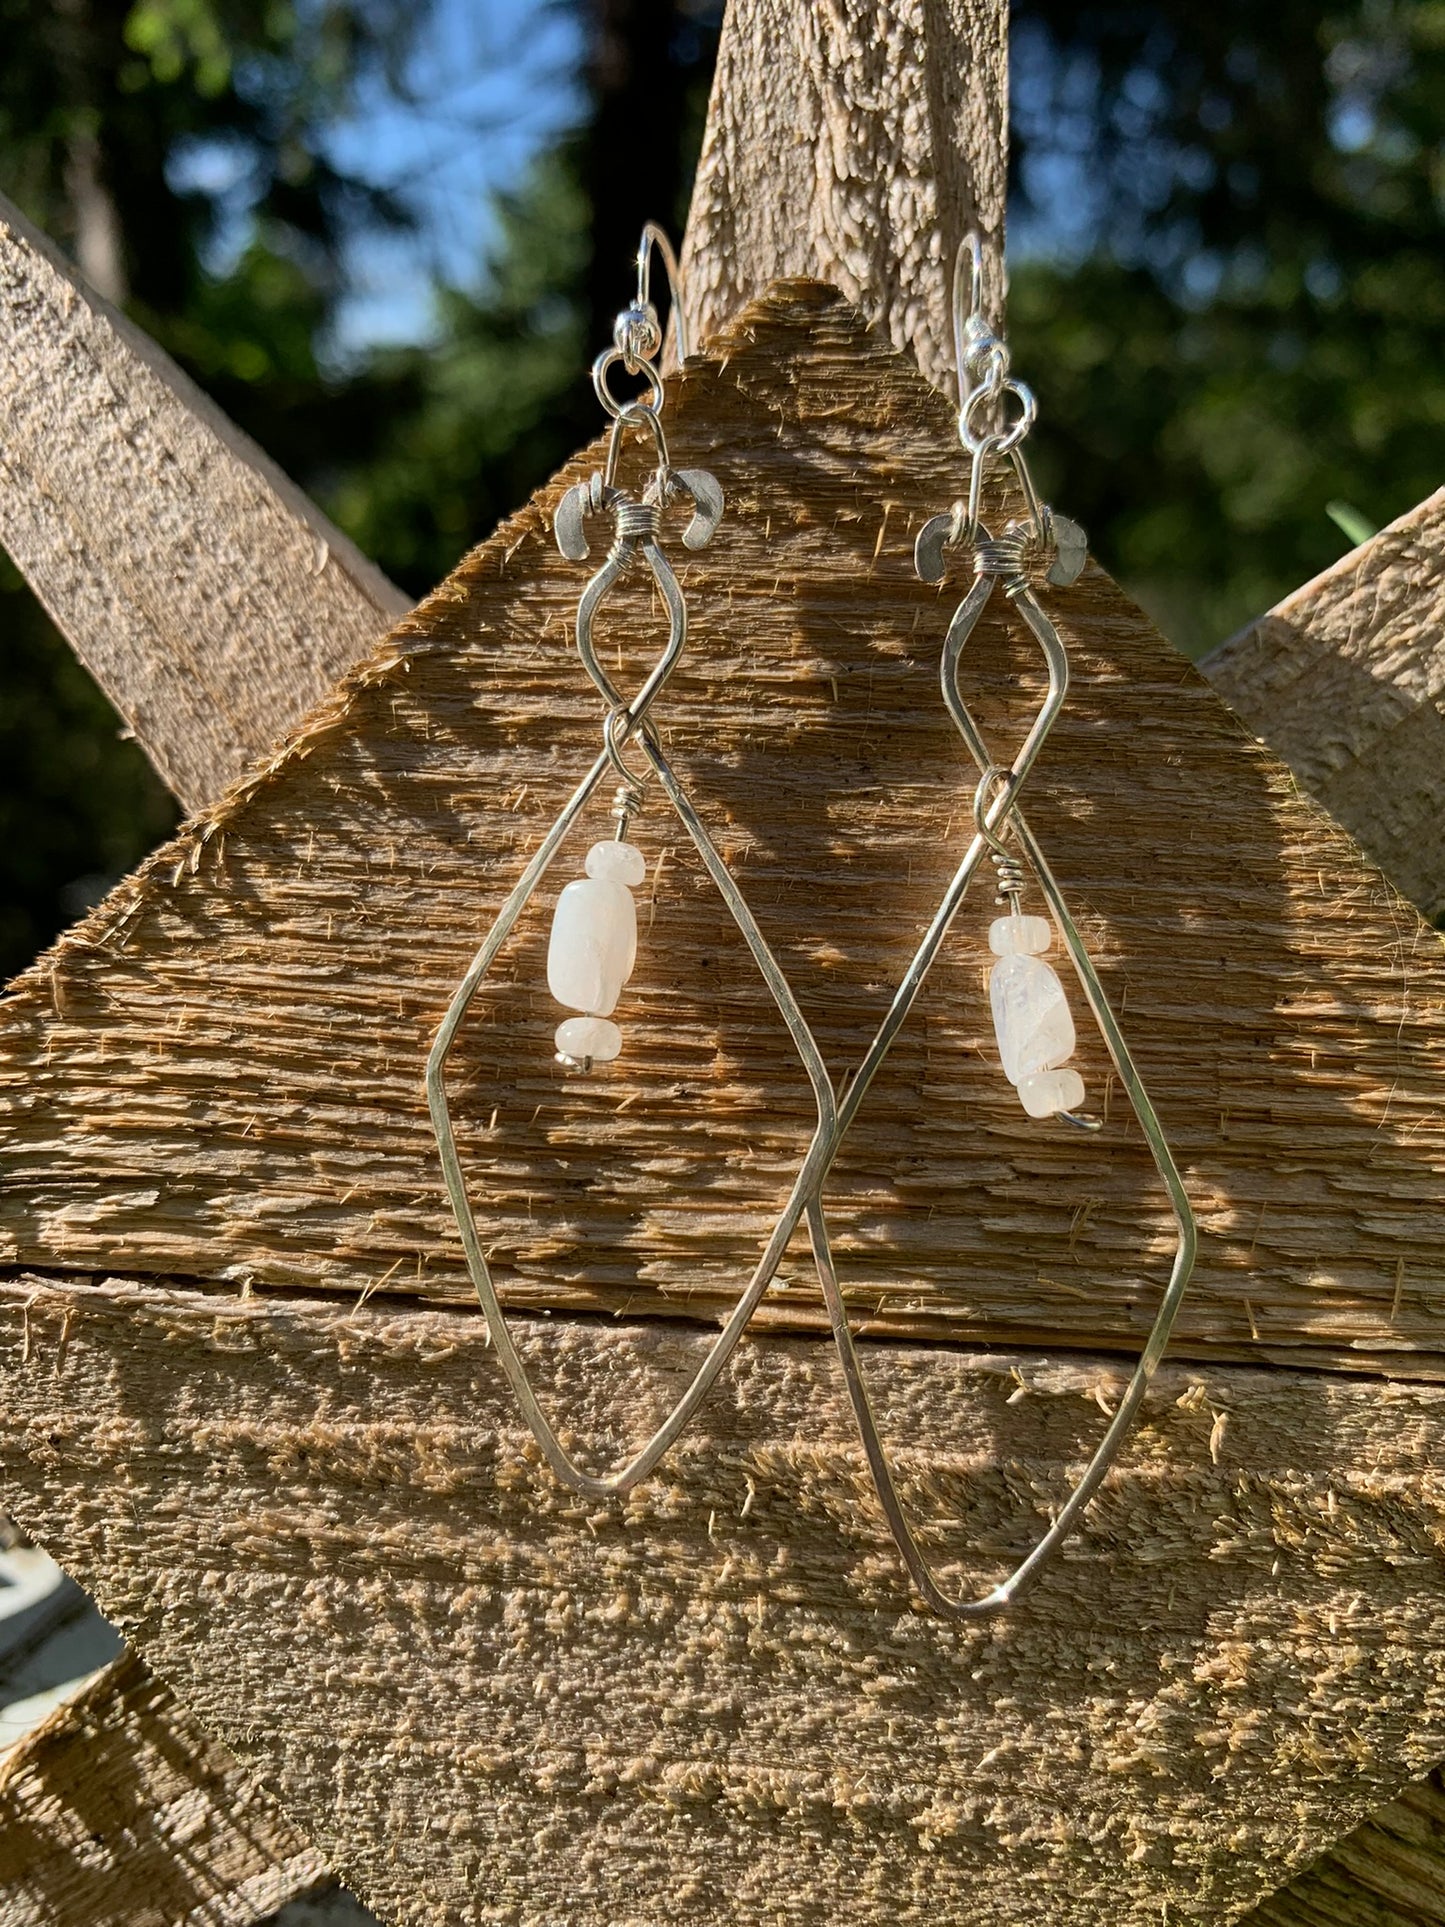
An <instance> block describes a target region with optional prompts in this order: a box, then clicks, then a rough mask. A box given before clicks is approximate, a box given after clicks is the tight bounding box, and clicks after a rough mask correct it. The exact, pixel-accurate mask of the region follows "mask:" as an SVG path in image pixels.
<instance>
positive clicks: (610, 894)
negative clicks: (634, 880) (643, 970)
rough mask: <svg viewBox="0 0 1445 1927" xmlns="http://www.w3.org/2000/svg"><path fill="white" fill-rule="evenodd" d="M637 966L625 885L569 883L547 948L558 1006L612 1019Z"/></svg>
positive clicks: (633, 918)
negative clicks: (633, 968)
mask: <svg viewBox="0 0 1445 1927" xmlns="http://www.w3.org/2000/svg"><path fill="white" fill-rule="evenodd" d="M607 847H608V848H610V847H611V846H610V845H608V846H607ZM636 962H637V906H636V905H635V904H634V903H633V901H632V892H631V891H630V890H629V889H628V888H627V886H626V884H624V883H614V882H612V881H611V880H610V879H608V878H606V877H579V878H578V879H577V881H576V882H575V883H569V884H568V885H567V887H566V889H565V890H564V891H563V892H562V894H561V896H560V897H558V899H557V908H556V910H555V912H554V913H553V917H552V936H551V941H550V942H549V943H548V946H547V988H548V989H549V990H550V991H551V993H552V995H553V996H554V997H555V998H556V999H557V1002H558V1003H559V1004H565V1005H566V1006H567V1008H568V1009H569V1010H584V1011H586V1012H587V1014H588V1016H589V1017H610V1016H611V1015H612V1012H613V1011H614V1010H615V1009H616V1008H617V999H618V998H619V997H620V996H621V995H622V986H623V985H624V984H625V983H626V982H627V979H628V978H629V977H630V976H631V975H632V967H633V965H634V964H635V963H636ZM592 1054H593V1055H594V1056H595V1055H596V1052H595V1051H594V1052H593V1053H592Z"/></svg>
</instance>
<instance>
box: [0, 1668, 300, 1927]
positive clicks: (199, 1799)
mask: <svg viewBox="0 0 1445 1927" xmlns="http://www.w3.org/2000/svg"><path fill="white" fill-rule="evenodd" d="M331 1884H332V1880H331V1874H330V1871H329V1869H328V1868H327V1865H326V1862H325V1861H324V1860H323V1859H322V1857H321V1855H320V1854H319V1853H317V1851H316V1850H315V1848H314V1847H312V1846H310V1845H309V1844H308V1843H307V1841H306V1840H305V1839H303V1838H302V1837H301V1835H300V1834H298V1833H297V1831H296V1829H295V1828H294V1827H293V1826H291V1825H290V1823H289V1822H288V1821H287V1820H285V1819H284V1818H283V1817H282V1815H281V1813H280V1811H279V1809H278V1808H277V1806H276V1802H275V1801H274V1799H272V1797H271V1796H270V1795H269V1794H267V1793H265V1792H264V1791H263V1790H262V1789H261V1787H260V1786H259V1784H258V1783H257V1780H256V1776H255V1775H254V1774H253V1773H250V1772H244V1771H242V1770H241V1769H240V1768H239V1767H238V1766H237V1764H236V1762H235V1760H233V1759H231V1758H230V1757H229V1756H228V1755H227V1754H226V1752H225V1750H224V1749H223V1748H222V1747H220V1746H218V1745H217V1744H216V1742H215V1741H214V1740H212V1739H211V1738H209V1737H208V1735H207V1734H206V1733H204V1732H203V1731H202V1729H201V1727H200V1726H199V1725H198V1724H197V1722H196V1721H195V1720H194V1719H193V1718H192V1717H191V1716H190V1715H189V1714H187V1713H185V1712H184V1711H182V1709H181V1708H180V1707H178V1706H177V1705H176V1703H175V1699H174V1696H173V1695H172V1694H171V1693H170V1692H169V1690H168V1689H167V1688H166V1687H165V1686H163V1685H162V1684H161V1683H160V1681H158V1680H157V1679H155V1678H153V1677H152V1676H151V1675H150V1674H149V1673H147V1671H146V1669H145V1667H144V1666H143V1665H142V1664H141V1663H140V1661H139V1660H138V1659H136V1658H135V1657H134V1656H133V1655H130V1654H127V1655H126V1656H125V1657H123V1658H121V1659H118V1660H117V1661H116V1662H115V1663H114V1664H113V1665H111V1666H108V1667H107V1668H106V1669H105V1671H104V1672H103V1673H102V1674H100V1675H99V1677H98V1678H97V1679H96V1680H94V1681H93V1682H92V1684H91V1685H90V1686H88V1687H87V1688H86V1689H85V1691H84V1692H83V1693H82V1694H81V1695H80V1696H79V1697H78V1698H76V1699H74V1700H71V1701H69V1702H67V1704H66V1705H64V1706H61V1707H59V1708H57V1710H56V1711H55V1712H54V1713H53V1714H52V1715H51V1716H50V1718H49V1719H48V1720H47V1721H46V1722H45V1724H44V1725H43V1726H40V1727H38V1728H37V1729H36V1730H35V1732H34V1733H32V1734H30V1735H29V1736H28V1737H27V1739H26V1740H25V1742H24V1744H23V1745H22V1746H21V1747H19V1748H18V1749H17V1750H16V1752H15V1753H14V1754H12V1755H11V1756H10V1757H9V1758H8V1759H7V1760H6V1762H5V1765H4V1767H3V1768H0V1920H3V1921H4V1922H5V1927H97V1924H98V1923H102V1922H103V1923H104V1924H105V1927H202V1923H204V1927H259V1923H261V1922H264V1921H266V1920H268V1919H269V1918H270V1916H271V1915H273V1914H274V1913H275V1912H276V1910H277V1909H278V1908H279V1907H282V1906H284V1905H285V1904H286V1903H287V1902H288V1901H291V1900H295V1899H297V1898H299V1897H301V1896H303V1895H306V1894H311V1893H315V1892H316V1891H317V1890H318V1889H320V1888H325V1887H329V1886H330V1885H331Z"/></svg>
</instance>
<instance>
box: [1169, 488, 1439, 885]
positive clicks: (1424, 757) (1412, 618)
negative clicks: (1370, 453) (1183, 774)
mask: <svg viewBox="0 0 1445 1927" xmlns="http://www.w3.org/2000/svg"><path fill="white" fill-rule="evenodd" d="M1201 667H1202V668H1203V670H1204V673H1205V675H1206V676H1208V677H1209V679H1210V681H1211V682H1212V683H1213V684H1214V686H1215V688H1216V689H1217V690H1218V691H1219V693H1220V695H1221V696H1223V698H1224V700H1225V701H1226V702H1227V703H1228V704H1229V706H1230V708H1231V709H1233V710H1235V711H1237V713H1238V714H1239V715H1240V716H1242V717H1243V719H1244V721H1245V722H1246V723H1247V724H1248V725H1249V727H1250V729H1252V730H1253V731H1254V733H1255V735H1256V736H1258V737H1259V738H1260V739H1261V741H1263V742H1266V743H1268V744H1269V746H1270V748H1271V749H1272V750H1273V751H1274V752H1275V754H1276V755H1277V756H1281V757H1283V758H1284V760H1285V762H1287V763H1288V764H1289V766H1290V768H1291V769H1292V770H1293V771H1294V773H1295V775H1296V776H1297V777H1298V778H1299V780H1300V781H1301V782H1302V783H1303V784H1304V786H1305V788H1306V789H1307V790H1308V791H1309V793H1310V795H1311V796H1313V797H1314V798H1316V800H1317V801H1318V802H1320V803H1321V804H1323V806H1324V807H1325V809H1327V810H1328V811H1329V813H1330V815H1331V816H1333V817H1334V818H1335V820H1336V821H1337V822H1339V823H1343V824H1344V826H1345V828H1346V829H1347V830H1348V831H1349V832H1350V834H1351V835H1352V836H1354V837H1356V838H1357V839H1358V841H1359V842H1360V843H1361V844H1362V845H1363V846H1364V848H1365V849H1366V850H1368V851H1369V853H1370V855H1371V856H1372V857H1373V858H1374V860H1375V862H1376V863H1378V864H1379V866H1380V868H1381V869H1382V870H1383V871H1384V872H1385V875H1386V876H1387V877H1389V879H1390V881H1391V882H1392V883H1393V884H1394V886H1395V888H1396V889H1397V890H1400V891H1402V892H1403V893H1404V894H1405V895H1406V896H1407V897H1409V898H1410V899H1411V901H1412V902H1414V903H1417V904H1418V905H1419V906H1420V908H1421V909H1422V910H1423V911H1424V912H1425V914H1426V916H1428V917H1430V918H1432V919H1433V920H1434V921H1436V922H1439V921H1440V920H1441V919H1442V918H1445V489H1440V490H1439V491H1438V492H1437V493H1436V494H1434V495H1432V496H1431V497H1430V499H1429V500H1428V501H1426V502H1422V503H1421V504H1420V505H1419V507H1418V508H1414V509H1412V510H1411V511H1410V513H1409V514H1408V515H1402V516H1401V517H1400V519H1399V520H1398V521H1397V522H1393V523H1392V524H1391V525H1390V527H1389V528H1387V529H1382V530H1381V531H1380V533H1379V534H1378V535H1377V536H1376V537H1375V538H1374V540H1373V541H1370V542H1367V543H1365V544H1364V545H1363V547H1361V548H1358V549H1353V550H1352V551H1351V552H1350V554H1348V555H1346V556H1342V557H1341V558H1340V560H1339V561H1338V562H1337V563H1336V564H1335V566H1334V567H1333V568H1332V569H1328V570H1326V572H1325V573H1324V574H1323V575H1322V576H1320V577H1319V578H1318V579H1317V580H1316V581H1314V582H1308V583H1306V584H1305V586H1304V587H1303V588H1301V589H1297V590H1296V591H1295V592H1294V594H1293V595H1288V596H1286V597H1285V599H1284V601H1283V602H1281V603H1280V604H1279V605H1278V606H1277V607H1276V608H1274V609H1271V610H1270V612H1269V614H1268V615H1267V616H1262V617H1261V618H1260V620H1259V621H1258V622H1256V623H1252V624H1251V625H1250V627H1249V628H1248V629H1246V630H1244V631H1243V633H1242V634H1240V635H1238V636H1236V637H1235V638H1234V639H1233V640H1232V641H1230V642H1227V643H1225V644H1224V646H1223V647H1222V648H1220V649H1217V650H1215V652H1214V654H1213V655H1212V656H1210V657H1209V658H1208V659H1207V660H1206V661H1205V662H1204V663H1203V664H1202V665H1201Z"/></svg>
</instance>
